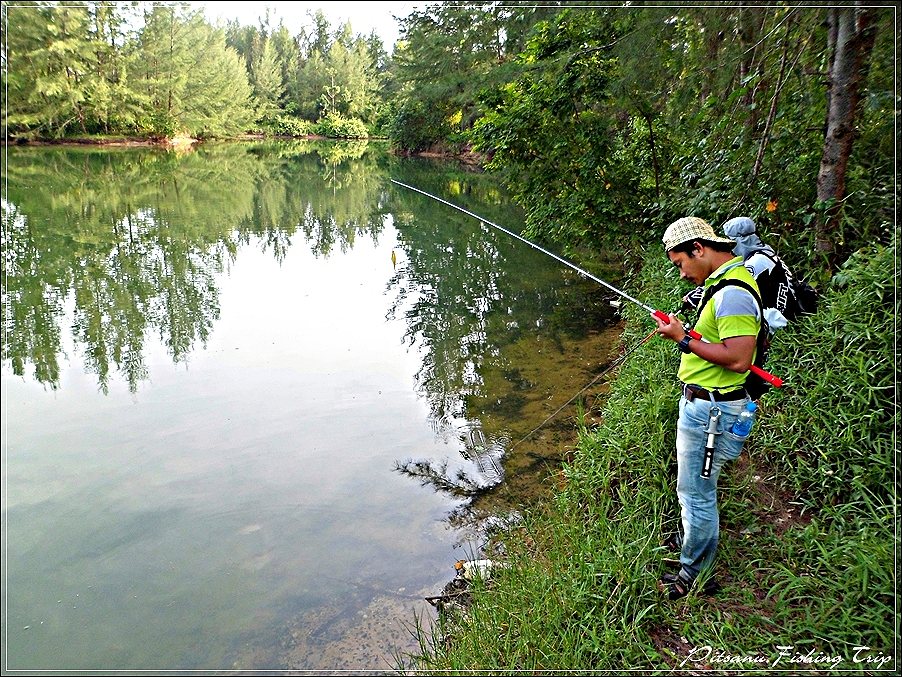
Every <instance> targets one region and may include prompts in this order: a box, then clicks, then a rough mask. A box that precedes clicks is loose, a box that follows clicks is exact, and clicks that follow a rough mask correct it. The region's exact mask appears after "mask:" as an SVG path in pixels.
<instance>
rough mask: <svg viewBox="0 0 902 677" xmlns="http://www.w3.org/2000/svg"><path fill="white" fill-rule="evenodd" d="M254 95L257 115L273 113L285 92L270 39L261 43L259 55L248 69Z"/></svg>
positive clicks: (262, 115) (276, 53) (276, 56)
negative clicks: (257, 110) (257, 109)
mask: <svg viewBox="0 0 902 677" xmlns="http://www.w3.org/2000/svg"><path fill="white" fill-rule="evenodd" d="M250 79H251V85H252V86H253V90H254V97H255V98H256V99H257V105H258V108H259V113H258V115H259V117H264V116H266V115H268V114H271V113H274V112H275V111H276V110H278V108H279V102H280V101H281V99H282V95H283V94H284V92H285V86H284V84H283V81H282V67H281V65H280V64H279V55H278V52H276V49H275V47H274V46H273V43H272V41H271V40H266V42H264V43H263V49H262V50H260V55H259V56H258V57H257V59H256V60H255V61H254V63H253V66H252V68H251V71H250Z"/></svg>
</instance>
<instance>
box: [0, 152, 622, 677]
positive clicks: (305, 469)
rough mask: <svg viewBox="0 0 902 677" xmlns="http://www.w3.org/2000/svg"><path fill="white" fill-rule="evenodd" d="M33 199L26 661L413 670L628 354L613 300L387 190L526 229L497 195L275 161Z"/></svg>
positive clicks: (207, 166) (371, 157)
mask: <svg viewBox="0 0 902 677" xmlns="http://www.w3.org/2000/svg"><path fill="white" fill-rule="evenodd" d="M5 178H7V179H8V184H7V185H5V186H4V192H3V197H2V200H3V202H2V208H3V279H2V284H3V287H2V319H3V346H2V349H3V364H2V388H3V405H2V408H3V436H2V442H3V489H4V491H3V527H4V543H3V546H4V552H3V568H4V571H3V574H4V580H3V582H4V586H3V603H4V609H3V611H4V613H3V628H2V630H3V645H4V646H3V650H4V653H5V658H4V662H5V665H6V667H7V668H9V669H18V670H31V671H35V670H48V671H59V670H77V671H85V672H92V671H95V672H96V671H99V670H123V671H128V670H139V669H142V670H204V671H224V670H242V671H252V670H270V671H286V670H291V669H306V670H321V671H322V670H326V671H328V670H342V669H343V670H387V671H388V670H391V669H392V668H393V667H395V666H397V665H399V660H400V661H402V662H403V660H404V658H403V656H404V654H405V653H408V652H411V651H413V650H414V649H415V643H414V642H413V640H412V638H411V634H410V629H411V628H412V627H413V626H414V623H415V622H420V623H422V624H424V625H427V626H428V625H429V624H430V623H431V622H432V620H433V618H434V615H433V610H432V608H431V607H430V606H429V605H428V604H427V603H426V602H425V601H424V600H423V597H424V596H429V595H435V594H438V592H439V591H440V589H441V587H442V586H443V585H444V583H445V582H447V580H448V579H449V578H450V577H451V576H453V573H454V571H453V563H454V561H455V560H457V559H463V558H467V557H471V556H475V555H478V553H479V548H480V547H481V546H482V545H483V540H482V539H483V537H482V536H481V535H480V534H481V533H482V531H481V529H483V528H484V527H485V524H486V520H487V519H490V518H511V517H512V516H515V514H516V510H517V508H519V507H520V506H522V505H523V504H524V503H527V502H528V501H529V500H530V498H531V497H532V496H533V495H534V494H535V493H536V492H537V491H539V488H540V487H541V481H542V480H543V479H544V478H546V477H547V475H548V471H549V464H548V463H547V461H548V459H549V458H554V457H557V456H560V455H561V453H563V452H564V451H565V450H566V447H567V445H568V444H569V443H570V433H571V431H572V428H573V423H572V421H573V419H572V412H569V411H565V412H563V413H562V414H560V415H559V416H557V417H555V418H554V419H553V420H552V421H551V422H550V423H548V424H546V425H544V426H542V427H541V428H540V429H539V430H538V431H537V432H535V433H533V430H534V429H535V428H536V427H537V426H539V425H540V424H541V423H542V422H543V421H544V420H545V419H546V418H547V417H548V416H550V415H551V414H552V413H554V412H555V410H557V409H558V407H560V406H561V405H562V404H564V402H566V400H567V399H568V398H570V397H571V396H572V395H573V394H575V393H576V392H577V391H579V390H580V389H581V388H582V387H583V386H584V385H585V384H586V383H587V382H589V381H590V380H591V379H592V377H593V376H594V375H595V374H597V373H598V372H599V371H600V369H601V368H602V366H603V365H604V363H605V361H606V360H607V359H608V358H609V354H608V353H609V350H610V348H611V346H612V337H613V336H614V335H615V331H614V329H612V328H610V325H611V309H610V305H609V304H608V303H606V300H605V299H604V298H603V294H602V293H601V292H602V291H603V290H599V289H598V288H597V287H594V286H593V285H591V283H586V282H584V281H583V280H582V279H581V278H579V276H577V275H575V274H574V273H573V272H572V271H570V270H568V269H567V268H565V267H563V266H561V265H560V264H558V263H556V262H555V261H554V260H552V259H550V258H549V257H546V256H543V255H542V254H541V253H539V252H536V251H535V250H533V249H531V248H529V247H527V246H525V245H523V244H521V243H518V242H516V241H515V240H512V239H511V238H509V237H507V236H505V235H503V234H501V233H498V232H497V231H495V230H493V229H491V228H488V227H486V226H484V225H482V224H480V223H479V222H478V221H476V220H475V219H472V218H470V217H467V216H466V215H463V214H461V213H459V212H457V211H456V210H453V209H451V208H449V207H447V206H443V205H441V204H439V203H437V202H435V201H432V200H429V199H428V198H425V197H423V196H420V195H418V194H415V193H412V192H410V191H406V190H405V189H403V188H399V187H397V186H395V185H393V184H391V182H390V178H395V179H398V180H401V181H404V182H405V183H410V184H413V185H416V186H418V187H420V188H422V189H423V190H427V191H429V192H431V193H435V194H438V195H440V196H442V197H443V198H445V199H447V200H450V201H452V202H455V203H456V204H459V205H461V206H463V207H466V208H467V209H470V210H472V211H474V212H476V213H479V214H482V215H484V216H485V217H486V218H488V219H490V220H492V221H494V222H496V223H500V224H503V225H506V226H508V227H512V228H518V227H519V226H520V225H521V222H520V220H519V215H518V214H517V212H516V210H514V209H513V208H512V207H511V206H510V205H509V204H508V203H507V201H506V199H505V197H504V196H503V194H502V193H501V192H500V191H499V189H498V186H497V185H496V184H495V183H493V182H492V181H491V180H490V179H488V178H486V177H483V176H479V175H473V174H467V173H465V172H462V171H458V170H455V169H454V168H452V167H449V166H442V165H434V164H428V163H424V162H417V161H410V160H408V161H401V160H398V159H395V158H392V157H390V156H389V155H388V154H387V153H386V152H385V149H384V147H380V146H376V145H374V144H370V145H369V146H368V145H367V144H365V143H356V144H313V143H294V144H279V143H269V144H231V145H221V146H206V147H202V148H201V149H199V150H197V151H194V152H189V153H186V154H174V153H168V152H164V151H160V150H148V149H118V150H117V149H106V150H97V149H60V148H11V149H9V153H8V167H7V172H6V176H5ZM531 433H532V434H531ZM417 619H418V621H417Z"/></svg>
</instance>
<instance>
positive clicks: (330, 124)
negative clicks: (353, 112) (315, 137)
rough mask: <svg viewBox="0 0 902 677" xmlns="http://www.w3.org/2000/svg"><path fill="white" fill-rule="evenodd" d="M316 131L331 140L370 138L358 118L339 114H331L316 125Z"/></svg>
mask: <svg viewBox="0 0 902 677" xmlns="http://www.w3.org/2000/svg"><path fill="white" fill-rule="evenodd" d="M316 130H317V131H318V132H319V133H320V134H322V135H323V136H327V137H329V138H331V139H365V138H367V137H368V136H369V132H368V131H367V128H366V125H365V124H364V123H363V121H361V120H358V119H357V118H345V117H342V116H341V115H340V114H339V113H329V114H328V115H326V116H325V117H324V118H322V119H321V120H319V121H318V122H317V123H316Z"/></svg>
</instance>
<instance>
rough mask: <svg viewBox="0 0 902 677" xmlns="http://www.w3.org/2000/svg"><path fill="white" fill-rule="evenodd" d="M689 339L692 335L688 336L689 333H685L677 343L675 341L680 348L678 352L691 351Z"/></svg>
mask: <svg viewBox="0 0 902 677" xmlns="http://www.w3.org/2000/svg"><path fill="white" fill-rule="evenodd" d="M691 340H692V337H691V336H689V334H686V335H685V336H684V337H683V338H682V340H681V341H680V342H679V343H677V347H678V348H679V349H680V352H681V353H689V352H691V351H690V350H689V341H691Z"/></svg>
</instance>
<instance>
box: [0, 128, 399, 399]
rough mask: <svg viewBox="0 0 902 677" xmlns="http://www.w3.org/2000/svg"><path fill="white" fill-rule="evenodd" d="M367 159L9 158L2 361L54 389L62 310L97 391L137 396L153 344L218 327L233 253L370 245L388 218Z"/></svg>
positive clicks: (284, 155)
mask: <svg viewBox="0 0 902 677" xmlns="http://www.w3.org/2000/svg"><path fill="white" fill-rule="evenodd" d="M374 163H375V161H374V159H373V156H372V155H371V154H370V155H367V153H366V144H365V143H350V144H328V145H324V144H319V145H316V144H304V143H298V144H290V145H286V144H257V145H252V146H244V145H221V146H205V147H203V148H202V149H201V150H199V151H197V152H193V153H187V154H175V153H164V152H149V151H143V150H140V151H136V150H127V151H126V150H123V151H111V150H103V151H98V150H82V149H66V150H60V149H56V148H53V149H44V148H29V149H9V162H8V173H7V176H8V182H7V184H6V185H5V193H4V197H3V204H2V206H3V271H2V272H3V288H2V313H3V323H4V332H5V335H4V343H3V359H4V360H5V361H8V363H9V364H10V365H11V367H12V370H13V373H14V374H16V375H19V376H22V375H24V374H25V372H26V369H28V368H29V367H31V368H32V370H33V377H34V378H35V379H36V380H37V381H39V382H40V383H43V384H45V385H46V386H47V387H50V388H52V389H56V388H58V387H59V374H60V365H59V359H60V356H61V354H62V352H63V350H62V345H63V337H62V331H63V328H62V326H61V324H62V322H63V320H64V317H65V308H66V305H67V303H71V304H72V308H73V311H72V312H73V316H74V320H73V326H72V335H73V336H72V338H73V340H74V341H75V343H76V344H77V345H78V346H79V347H80V348H81V349H82V350H83V352H84V354H85V355H86V356H87V360H86V362H87V364H88V368H89V369H90V371H91V373H93V374H95V375H96V376H97V380H98V383H99V385H100V387H101V388H102V389H103V390H104V391H106V390H107V389H108V387H109V382H110V379H111V378H112V376H113V375H114V373H116V372H119V373H121V374H122V375H123V377H124V378H125V380H126V381H127V383H128V386H129V389H130V390H131V391H132V392H135V391H136V390H137V388H138V386H139V384H140V383H141V381H143V380H145V379H146V378H147V377H148V373H147V369H146V367H145V364H144V356H143V346H144V344H145V342H146V340H147V338H148V336H152V335H158V336H160V337H161V339H162V341H163V342H164V344H165V345H166V347H167V350H168V352H169V354H170V356H171V357H172V360H173V361H174V362H179V361H183V360H185V359H186V357H187V355H188V353H189V352H190V351H191V350H192V348H193V347H195V346H197V345H200V346H204V345H206V342H207V339H208V338H209V336H210V332H211V331H212V330H213V327H214V324H215V322H216V320H217V319H218V317H219V291H218V289H217V287H216V283H215V278H216V276H217V275H218V274H220V273H221V272H222V271H223V270H224V268H225V267H226V266H228V265H229V263H230V262H233V261H234V258H235V255H236V252H237V251H238V249H239V247H242V246H248V245H250V244H251V243H252V242H254V243H255V242H259V243H261V246H262V247H263V248H264V250H266V251H270V252H271V253H272V255H273V256H274V257H275V258H276V259H277V260H279V261H281V260H283V259H284V257H285V253H286V251H287V249H288V247H290V246H291V245H292V241H293V240H300V241H301V243H306V246H309V247H310V249H311V250H312V251H313V252H315V253H316V254H317V255H320V256H326V255H328V254H329V253H330V252H331V251H332V250H333V249H334V248H338V249H340V250H341V251H346V250H348V249H349V248H350V247H352V246H353V244H354V241H355V239H356V238H358V237H360V236H365V237H368V238H371V239H373V240H375V239H377V238H378V236H379V233H380V232H381V230H382V228H383V216H384V214H385V208H384V204H383V203H384V195H383V194H382V191H381V188H380V187H381V184H382V183H383V178H382V177H381V175H380V172H378V171H374ZM324 175H325V176H327V181H326V185H328V187H329V188H331V190H330V189H326V188H324V182H323V177H324ZM339 187H341V188H342V190H338V188H339Z"/></svg>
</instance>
